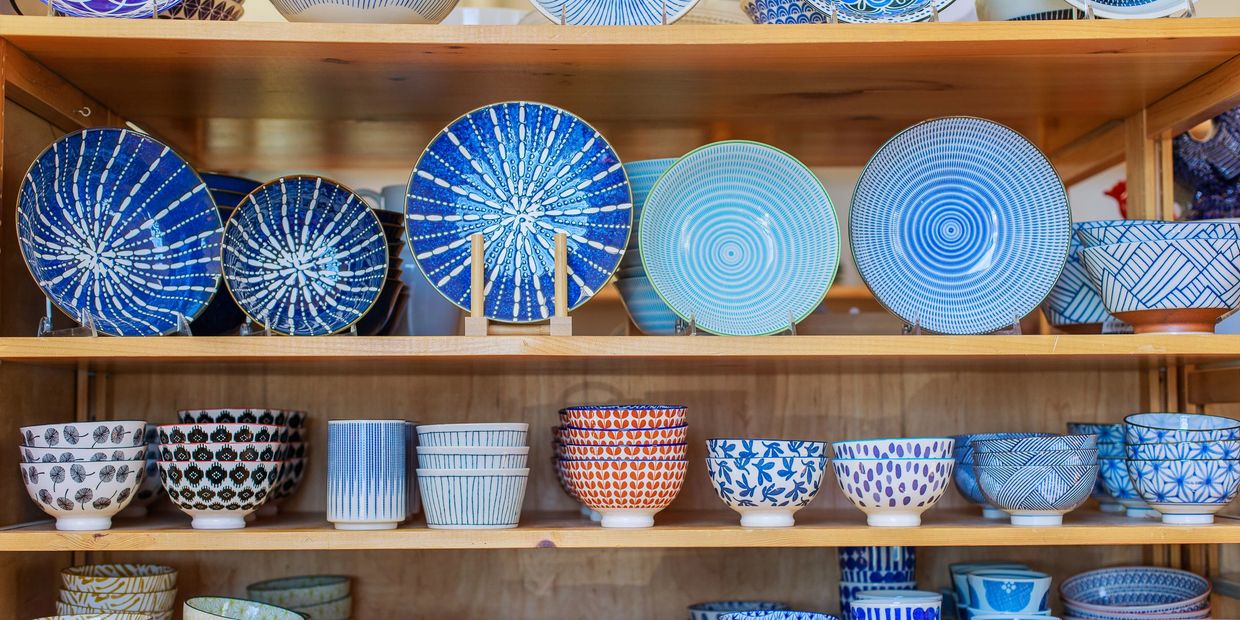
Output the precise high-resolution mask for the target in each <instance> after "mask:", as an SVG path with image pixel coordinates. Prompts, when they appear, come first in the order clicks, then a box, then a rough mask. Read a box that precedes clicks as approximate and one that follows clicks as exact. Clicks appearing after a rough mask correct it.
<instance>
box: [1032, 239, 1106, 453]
mask: <svg viewBox="0 0 1240 620" xmlns="http://www.w3.org/2000/svg"><path fill="white" fill-rule="evenodd" d="M1072 226H1073V229H1074V230H1075V229H1077V227H1079V226H1081V224H1079V223H1078V224H1073V225H1072ZM1080 250H1081V242H1080V240H1079V239H1077V238H1076V236H1075V235H1073V236H1072V239H1071V245H1070V246H1069V248H1068V261H1067V262H1066V263H1064V267H1063V272H1062V273H1060V274H1059V279H1058V280H1056V281H1055V286H1054V287H1052V288H1051V292H1050V294H1049V295H1047V297H1046V301H1044V302H1042V312H1043V313H1044V314H1046V320H1047V322H1049V323H1050V324H1051V325H1053V326H1055V327H1058V328H1061V329H1062V330H1064V331H1071V332H1077V331H1088V332H1089V333H1095V334H1097V333H1101V332H1102V324H1103V323H1106V322H1107V319H1109V318H1110V316H1111V315H1110V314H1109V313H1107V309H1106V306H1105V305H1103V303H1102V297H1101V296H1100V295H1099V294H1098V289H1096V288H1094V284H1093V282H1090V280H1089V274H1087V273H1085V265H1083V264H1082V263H1081V256H1080ZM1073 432H1075V431H1073Z"/></svg>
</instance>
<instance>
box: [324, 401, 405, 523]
mask: <svg viewBox="0 0 1240 620" xmlns="http://www.w3.org/2000/svg"><path fill="white" fill-rule="evenodd" d="M405 445H406V439H405V421H404V420H331V421H329V422H328V423H327V520H328V521H331V522H332V523H333V524H335V526H336V529H338V530H390V529H394V528H395V527H396V525H397V524H398V523H400V522H401V521H404V520H405V518H406V517H407V516H408V515H407V504H406V499H407V496H406V492H407V491H406V490H407V485H406V479H405V476H406V466H405Z"/></svg>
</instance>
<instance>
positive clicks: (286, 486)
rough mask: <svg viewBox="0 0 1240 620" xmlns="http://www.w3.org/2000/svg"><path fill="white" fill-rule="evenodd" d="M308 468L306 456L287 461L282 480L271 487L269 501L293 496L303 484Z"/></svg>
mask: <svg viewBox="0 0 1240 620" xmlns="http://www.w3.org/2000/svg"><path fill="white" fill-rule="evenodd" d="M306 469H307V465H306V459H304V458H291V459H289V460H287V461H285V463H284V470H283V473H282V474H281V476H280V480H279V481H277V482H276V486H275V487H273V488H272V489H271V497H270V498H268V500H267V502H268V503H275V502H280V501H283V500H286V499H288V498H289V497H292V496H293V494H294V493H296V492H297V489H298V488H299V487H300V486H301V481H302V479H304V478H305V476H306Z"/></svg>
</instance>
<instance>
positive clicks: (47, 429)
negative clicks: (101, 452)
mask: <svg viewBox="0 0 1240 620" xmlns="http://www.w3.org/2000/svg"><path fill="white" fill-rule="evenodd" d="M145 429H146V422H142V421H140V420H120V421H117V420H107V421H101V422H72V423H67V424H41V425H39V426H23V427H22V428H21V433H22V442H23V443H22V445H23V446H25V447H28V448H105V449H111V448H131V447H135V446H141V445H143V438H145V436H146V435H145Z"/></svg>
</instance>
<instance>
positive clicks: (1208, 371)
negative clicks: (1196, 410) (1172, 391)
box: [1186, 367, 1240, 405]
mask: <svg viewBox="0 0 1240 620" xmlns="http://www.w3.org/2000/svg"><path fill="white" fill-rule="evenodd" d="M1186 398H1187V400H1188V402H1189V403H1191V404H1195V405H1202V404H1206V403H1240V367H1234V368H1199V369H1197V370H1196V372H1193V373H1192V374H1190V375H1189V376H1188V387H1187V395H1186Z"/></svg>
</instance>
